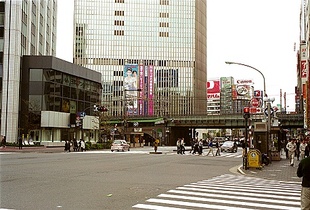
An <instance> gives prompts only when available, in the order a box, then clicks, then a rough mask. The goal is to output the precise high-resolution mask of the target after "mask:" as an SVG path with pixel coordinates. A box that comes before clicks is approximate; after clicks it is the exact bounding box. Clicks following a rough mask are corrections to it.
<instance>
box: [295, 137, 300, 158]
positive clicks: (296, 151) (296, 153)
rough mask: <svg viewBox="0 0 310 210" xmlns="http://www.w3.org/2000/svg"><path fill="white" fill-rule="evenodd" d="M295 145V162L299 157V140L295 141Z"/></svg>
mask: <svg viewBox="0 0 310 210" xmlns="http://www.w3.org/2000/svg"><path fill="white" fill-rule="evenodd" d="M295 144H296V150H295V156H296V157H297V160H299V156H300V149H299V146H300V141H299V139H297V140H296V142H295Z"/></svg>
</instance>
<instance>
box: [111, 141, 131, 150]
mask: <svg viewBox="0 0 310 210" xmlns="http://www.w3.org/2000/svg"><path fill="white" fill-rule="evenodd" d="M114 150H115V151H118V152H119V151H122V152H125V151H129V150H130V146H129V144H128V143H127V142H126V140H114V141H113V143H112V145H111V151H112V152H113V151H114Z"/></svg>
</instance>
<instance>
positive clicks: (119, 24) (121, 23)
mask: <svg viewBox="0 0 310 210" xmlns="http://www.w3.org/2000/svg"><path fill="white" fill-rule="evenodd" d="M114 25H116V26H123V25H124V21H123V20H114Z"/></svg>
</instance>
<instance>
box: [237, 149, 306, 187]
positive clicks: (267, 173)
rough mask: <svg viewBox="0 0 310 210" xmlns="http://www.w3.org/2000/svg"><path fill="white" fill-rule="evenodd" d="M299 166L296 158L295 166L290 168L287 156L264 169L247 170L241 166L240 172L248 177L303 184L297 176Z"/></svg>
mask: <svg viewBox="0 0 310 210" xmlns="http://www.w3.org/2000/svg"><path fill="white" fill-rule="evenodd" d="M298 164H299V161H298V160H297V159H296V158H295V162H294V166H290V163H289V160H287V159H286V157H285V155H284V156H283V155H281V160H278V161H276V160H273V161H272V163H271V164H269V165H267V166H264V167H263V168H262V169H256V168H249V169H248V170H245V169H243V167H242V166H240V167H239V168H238V171H239V172H240V173H241V174H244V175H246V176H254V177H259V178H264V179H273V180H279V181H284V182H293V183H301V178H299V177H297V175H296V171H297V168H298Z"/></svg>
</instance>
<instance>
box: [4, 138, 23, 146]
mask: <svg viewBox="0 0 310 210" xmlns="http://www.w3.org/2000/svg"><path fill="white" fill-rule="evenodd" d="M4 137H5V136H4ZM17 140H18V149H23V139H22V137H20V136H19V137H18V139H17Z"/></svg>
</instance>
